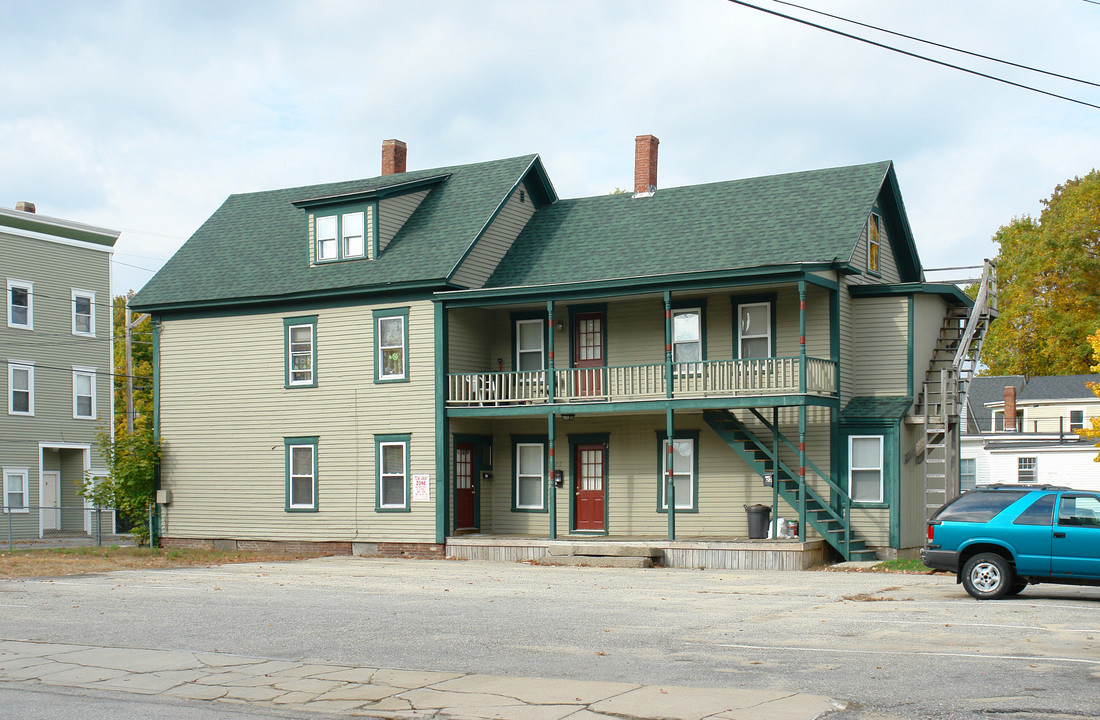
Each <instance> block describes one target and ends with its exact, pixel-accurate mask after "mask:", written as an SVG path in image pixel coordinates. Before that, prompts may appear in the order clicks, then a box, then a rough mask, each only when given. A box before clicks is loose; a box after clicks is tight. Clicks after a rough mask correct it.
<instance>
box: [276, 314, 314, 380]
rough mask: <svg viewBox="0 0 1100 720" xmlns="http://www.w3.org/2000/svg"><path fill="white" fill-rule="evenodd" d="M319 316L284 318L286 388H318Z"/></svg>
mask: <svg viewBox="0 0 1100 720" xmlns="http://www.w3.org/2000/svg"><path fill="white" fill-rule="evenodd" d="M316 336H317V316H316V315H310V316H308V317H294V318H283V344H284V348H285V349H284V353H285V367H286V386H287V387H288V388H290V387H316V386H317V337H316Z"/></svg>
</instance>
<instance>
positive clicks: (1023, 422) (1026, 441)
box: [960, 375, 1100, 490]
mask: <svg viewBox="0 0 1100 720" xmlns="http://www.w3.org/2000/svg"><path fill="white" fill-rule="evenodd" d="M1090 383H1100V375H1046V376H1039V377H1027V376H1024V375H996V376H992V377H977V378H974V379H973V380H972V381H971V383H970V387H969V388H968V390H967V399H966V419H965V427H966V432H965V433H964V434H963V436H962V442H961V453H960V482H961V485H962V487H963V489H969V488H972V487H974V486H975V485H986V484H990V483H1025V484H1026V483H1046V484H1051V485H1066V486H1068V487H1072V488H1075V489H1080V490H1100V463H1096V462H1093V460H1094V459H1095V458H1096V456H1097V453H1098V452H1100V451H1098V450H1097V448H1096V447H1095V445H1094V444H1093V442H1092V441H1091V440H1090V439H1088V438H1085V437H1082V436H1081V435H1078V434H1077V432H1076V431H1077V430H1080V429H1082V428H1087V427H1089V426H1090V422H1091V420H1092V419H1093V418H1095V417H1100V397H1097V396H1096V395H1095V394H1094V393H1093V392H1092V390H1091V389H1090V388H1089V385H1090Z"/></svg>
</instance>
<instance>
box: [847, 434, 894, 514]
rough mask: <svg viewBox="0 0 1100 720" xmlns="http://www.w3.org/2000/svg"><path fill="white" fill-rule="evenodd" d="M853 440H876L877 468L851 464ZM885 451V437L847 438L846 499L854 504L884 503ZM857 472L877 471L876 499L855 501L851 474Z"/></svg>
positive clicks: (860, 436)
mask: <svg viewBox="0 0 1100 720" xmlns="http://www.w3.org/2000/svg"><path fill="white" fill-rule="evenodd" d="M853 440H878V465H877V466H871V465H868V466H857V465H855V464H854V463H853V462H852V457H853V453H852V441H853ZM885 450H886V436H885V435H849V436H848V497H849V498H851V499H852V502H854V503H882V502H885V501H886V467H885V465H884V460H885ZM857 470H877V471H878V499H876V500H870V499H862V500H857V499H856V498H855V493H853V492H852V474H853V473H854V472H855V471H857Z"/></svg>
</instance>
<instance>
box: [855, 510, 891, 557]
mask: <svg viewBox="0 0 1100 720" xmlns="http://www.w3.org/2000/svg"><path fill="white" fill-rule="evenodd" d="M852 532H853V535H854V537H855V538H856V539H859V540H863V541H865V542H866V543H867V545H868V546H869V547H872V548H888V547H890V509H889V508H863V507H856V508H852Z"/></svg>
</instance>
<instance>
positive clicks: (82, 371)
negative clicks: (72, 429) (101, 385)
mask: <svg viewBox="0 0 1100 720" xmlns="http://www.w3.org/2000/svg"><path fill="white" fill-rule="evenodd" d="M78 377H87V378H88V379H89V380H90V381H91V386H92V414H91V415H81V414H79V410H78V408H79V403H78V402H77V400H78V397H79V396H78V395H77V378H78ZM96 379H97V370H96V368H94V367H77V366H76V365H73V420H95V419H96V418H97V417H98V416H97V415H96V401H95V400H96V397H95V396H96Z"/></svg>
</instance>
